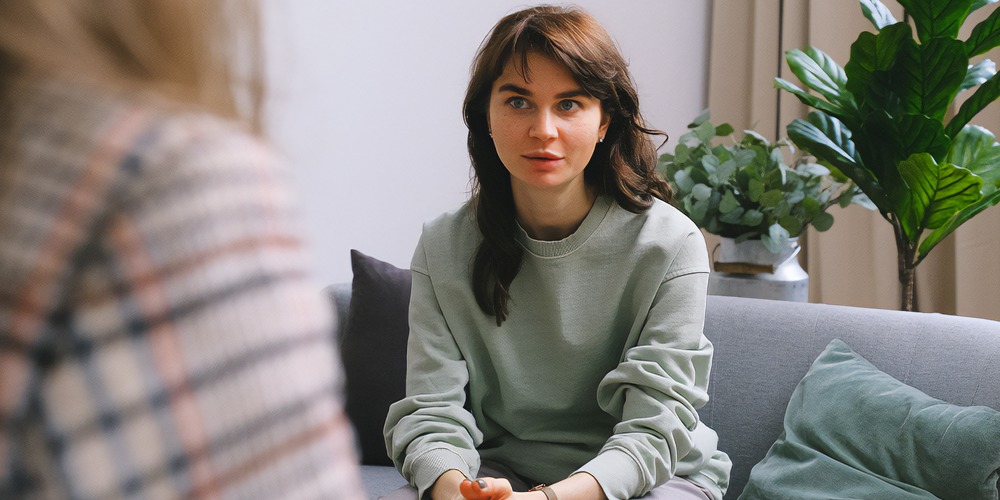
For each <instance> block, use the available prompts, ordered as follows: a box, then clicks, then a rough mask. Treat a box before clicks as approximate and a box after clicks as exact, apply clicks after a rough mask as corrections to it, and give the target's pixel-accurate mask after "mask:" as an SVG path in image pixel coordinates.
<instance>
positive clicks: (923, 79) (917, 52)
mask: <svg viewBox="0 0 1000 500" xmlns="http://www.w3.org/2000/svg"><path fill="white" fill-rule="evenodd" d="M904 47H905V48H901V50H900V51H899V57H898V59H897V60H896V62H895V64H893V66H892V70H891V82H890V85H891V86H892V90H893V92H894V93H895V94H896V95H897V96H899V98H900V99H901V101H902V108H903V110H904V112H905V113H913V114H918V113H919V114H924V115H927V116H929V117H931V118H934V119H936V120H937V121H941V120H943V119H944V115H945V112H947V111H948V107H949V106H950V105H951V101H952V100H954V98H955V95H956V94H958V91H959V89H960V88H961V86H962V81H963V80H964V79H965V74H966V73H967V71H968V66H969V58H968V57H966V56H965V47H964V44H963V43H962V42H960V41H958V40H954V39H951V38H934V39H931V40H929V41H928V42H927V43H925V44H923V45H919V46H916V45H912V44H906V45H905V46H904Z"/></svg>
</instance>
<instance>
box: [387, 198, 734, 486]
mask: <svg viewBox="0 0 1000 500" xmlns="http://www.w3.org/2000/svg"><path fill="white" fill-rule="evenodd" d="M519 233H520V234H519V241H520V243H521V245H522V246H523V247H524V249H525V252H524V261H523V266H522V268H521V271H520V272H519V273H518V275H517V277H516V278H515V279H514V281H513V283H511V286H510V294H511V302H510V315H509V316H508V318H507V320H506V321H504V323H503V325H502V326H499V327H498V326H497V325H496V320H495V319H494V318H493V317H492V316H488V315H486V314H485V313H483V312H482V310H480V308H479V306H478V305H477V304H476V299H475V297H474V296H473V292H472V279H471V275H472V262H473V257H474V256H475V252H476V248H477V247H478V245H479V242H480V241H481V238H482V236H481V234H480V233H479V230H478V229H477V226H476V222H475V219H474V211H472V210H471V209H470V207H469V206H468V205H466V206H464V207H462V208H461V209H459V210H457V211H455V212H452V213H449V214H445V215H443V216H441V217H439V218H437V219H436V220H434V221H432V222H429V223H427V224H426V225H425V226H424V230H423V234H422V235H421V238H420V242H419V244H418V246H417V249H416V251H415V254H414V257H413V263H412V270H413V288H412V295H411V298H410V315H409V321H410V338H409V344H408V350H407V374H406V397H405V398H404V399H403V400H401V401H399V402H397V403H395V404H393V405H392V406H391V407H390V409H389V415H388V418H387V419H386V423H385V439H386V447H387V449H388V452H389V456H390V457H392V458H393V460H394V462H395V464H396V467H397V468H398V469H399V470H400V472H401V473H402V474H403V476H404V477H405V478H406V479H407V480H408V481H410V483H411V484H412V485H414V486H415V487H416V488H417V490H418V494H419V496H420V498H424V493H425V491H427V490H428V489H429V488H430V486H431V485H433V483H434V481H435V480H437V478H438V477H439V476H440V475H441V474H442V473H444V472H445V471H447V470H449V469H457V470H459V471H462V472H463V473H465V474H466V475H468V476H469V477H475V475H476V473H477V472H478V469H479V464H480V460H481V459H488V460H491V461H494V462H499V463H502V464H504V465H506V466H508V467H510V468H511V469H512V470H513V471H514V472H515V473H517V474H518V475H520V476H522V477H524V478H526V479H528V480H529V481H533V482H537V483H547V484H551V483H555V482H557V481H559V480H561V479H564V478H566V477H567V476H569V475H571V474H573V473H575V472H587V473H590V474H591V475H593V476H594V477H595V478H596V479H597V481H598V482H599V483H600V484H601V487H602V488H603V489H604V492H605V493H606V494H607V496H608V497H609V498H612V499H617V498H622V499H624V498H632V497H637V496H640V495H643V494H645V493H647V492H648V491H649V490H651V489H652V488H654V487H656V486H658V485H660V484H662V483H664V482H666V481H667V480H669V479H670V478H671V477H672V476H673V475H675V474H676V475H681V476H685V477H687V478H688V479H690V480H693V481H695V482H697V483H698V484H700V485H702V486H704V487H706V488H707V489H709V490H710V491H711V492H712V493H713V495H714V496H715V497H716V498H717V499H721V498H722V494H723V492H724V491H725V488H726V486H727V485H728V480H729V469H730V465H731V464H730V462H729V458H728V457H727V456H726V454H725V453H722V452H720V451H718V449H717V442H718V438H717V436H716V434H715V432H714V431H712V430H711V429H709V428H708V427H707V426H705V425H702V424H700V423H699V419H698V413H697V410H698V408H700V407H702V406H703V405H704V404H705V403H706V402H707V401H708V394H707V392H706V390H707V386H708V381H709V372H710V370H711V364H712V344H711V343H710V342H709V341H708V339H706V338H705V336H704V334H703V325H704V318H705V295H706V289H707V283H708V270H709V268H708V257H707V255H706V251H705V241H704V239H703V237H702V235H701V232H700V231H699V230H698V228H697V227H696V226H695V225H694V224H693V223H692V222H691V221H690V220H688V219H687V218H686V217H685V216H684V215H682V214H681V213H680V212H678V211H677V210H676V209H674V208H673V207H671V206H670V205H668V204H666V203H663V202H661V201H659V200H657V201H656V202H655V204H654V205H653V207H652V208H651V209H650V210H648V211H646V212H644V213H641V214H633V213H631V212H629V211H627V210H625V209H623V208H621V207H620V206H618V204H617V203H615V202H614V201H612V200H610V199H607V198H598V199H597V201H596V202H595V204H594V206H593V208H592V209H591V211H590V213H589V214H588V215H587V217H586V218H585V219H584V221H583V223H582V224H581V225H580V227H579V228H578V229H577V230H576V232H575V233H574V234H572V235H571V236H569V237H567V238H566V239H563V240H559V241H538V240H533V239H531V238H529V237H528V235H527V234H526V233H524V232H523V230H519Z"/></svg>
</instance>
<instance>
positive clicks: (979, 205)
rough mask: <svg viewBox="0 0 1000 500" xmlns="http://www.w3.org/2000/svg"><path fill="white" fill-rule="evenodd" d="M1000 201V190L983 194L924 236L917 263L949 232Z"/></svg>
mask: <svg viewBox="0 0 1000 500" xmlns="http://www.w3.org/2000/svg"><path fill="white" fill-rule="evenodd" d="M998 202H1000V191H994V192H993V193H991V194H989V195H986V196H983V197H982V198H981V199H980V200H979V201H977V202H975V203H973V204H971V205H969V206H967V207H965V208H964V209H962V211H961V212H959V213H958V214H956V215H955V216H954V217H952V218H951V219H950V220H948V222H947V223H945V224H944V225H942V226H941V227H939V228H937V229H935V230H934V231H933V232H932V233H931V234H930V235H928V236H927V237H926V238H924V241H923V242H921V243H920V249H919V255H920V257H919V260H918V261H917V263H918V264H919V263H920V261H922V260H924V257H926V256H927V254H928V253H930V251H931V249H932V248H934V247H935V246H937V244H938V243H941V240H943V239H945V238H946V237H947V236H948V235H949V234H951V233H952V232H954V231H955V230H956V229H958V227H959V226H961V225H962V224H965V222H966V221H968V220H969V219H971V218H973V217H975V216H976V215H978V214H979V212H982V211H983V210H986V209H987V208H990V207H992V206H994V205H996V204H997V203H998Z"/></svg>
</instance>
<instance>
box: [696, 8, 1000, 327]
mask: <svg viewBox="0 0 1000 500" xmlns="http://www.w3.org/2000/svg"><path fill="white" fill-rule="evenodd" d="M884 3H885V4H886V5H887V6H889V7H890V9H892V10H893V12H894V13H895V15H896V17H897V19H902V18H903V9H902V8H901V7H900V6H899V5H898V4H897V3H896V2H895V1H893V0H888V1H885V2H884ZM994 8H996V5H990V6H988V7H984V8H982V9H980V10H979V11H978V12H976V13H974V14H973V16H972V18H970V20H969V21H967V22H966V30H967V31H968V30H969V29H971V26H974V25H975V23H977V22H979V21H980V20H982V19H985V18H986V16H987V15H988V14H989V12H990V11H992V10H993V9H994ZM862 30H869V31H872V30H874V28H873V27H872V25H871V23H869V22H868V20H867V19H865V18H864V16H863V15H862V14H861V8H860V6H859V3H858V2H857V1H855V0H847V1H830V0H786V1H781V0H721V1H714V2H713V14H712V36H711V43H712V47H711V52H710V53H711V61H710V64H709V92H708V96H709V97H708V105H709V109H710V110H711V112H712V118H713V121H718V122H721V121H725V122H729V123H731V124H732V125H733V126H734V127H736V129H737V130H740V129H747V128H750V129H753V130H756V131H757V132H759V133H761V134H763V135H764V136H766V137H769V138H771V139H775V138H778V137H784V136H785V126H786V125H787V124H788V123H789V122H791V120H792V119H794V118H796V117H800V116H803V115H805V113H806V108H805V107H804V106H802V105H801V104H800V103H799V102H798V100H797V99H796V98H795V97H794V96H792V95H790V94H788V93H785V92H782V93H780V94H779V93H778V92H777V91H776V89H775V88H774V84H773V78H774V77H775V76H779V74H780V76H782V77H783V78H785V79H787V80H790V81H792V82H796V83H798V82H797V79H796V78H795V76H794V75H792V74H791V71H790V70H789V69H788V66H787V65H786V64H785V63H784V56H783V52H784V51H785V50H789V49H793V48H805V47H806V46H808V45H812V46H815V47H817V48H819V49H821V50H822V51H824V52H826V53H827V54H829V55H830V56H831V57H833V58H834V59H835V60H836V61H837V62H839V63H840V64H841V66H843V65H844V64H845V63H846V62H847V59H848V55H849V53H850V44H851V43H852V42H853V41H854V40H855V38H857V34H858V33H860V32H861V31H862ZM967 35H968V33H966V34H965V36H967ZM987 57H989V58H990V59H992V60H993V61H996V62H998V63H1000V50H994V51H993V52H991V53H990V54H987ZM973 123H976V124H979V125H983V126H985V127H987V128H988V129H990V130H991V131H993V132H994V133H997V134H1000V102H997V103H994V104H993V105H992V106H990V107H989V108H987V109H986V110H985V111H984V112H983V113H981V114H980V115H979V116H977V117H976V118H975V119H974V120H973ZM832 213H833V215H834V217H835V220H836V222H835V223H834V225H833V228H831V229H830V230H829V231H827V232H824V233H819V232H816V231H814V230H810V231H809V233H808V234H806V235H805V238H804V240H805V241H804V245H803V246H804V252H803V254H802V259H803V260H802V265H803V267H804V268H806V270H807V271H808V272H809V300H810V301H811V302H822V303H828V304H842V305H852V306H863V307H877V308H885V309H898V308H899V304H900V297H899V295H900V292H899V285H898V281H897V273H896V246H895V242H894V240H893V236H892V228H891V226H890V225H889V223H888V222H887V221H885V220H884V219H883V218H882V217H881V216H880V215H879V214H878V213H877V212H869V211H867V210H865V209H863V208H860V207H854V206H851V207H848V208H846V209H839V208H836V207H835V208H833V209H832ZM709 244H710V246H711V245H713V244H714V238H711V237H710V242H709ZM998 250H1000V206H998V207H993V208H990V209H987V210H986V211H985V212H983V213H980V214H979V215H978V216H976V217H975V218H973V219H972V220H971V221H969V222H967V223H965V224H964V225H963V226H962V227H961V228H960V229H959V230H958V231H956V233H954V234H953V235H952V236H951V237H949V238H948V239H947V240H945V241H944V242H942V243H941V244H939V245H938V246H937V247H936V248H935V249H934V250H933V251H932V252H931V255H930V256H929V257H928V258H927V260H925V261H924V262H923V263H922V264H920V267H919V268H918V273H917V297H918V298H917V300H918V307H919V309H920V310H921V311H927V312H940V313H946V314H959V315H963V316H974V317H980V318H988V319H994V320H1000V290H998V288H1000V287H998V286H996V285H995V283H998V282H1000V251H998Z"/></svg>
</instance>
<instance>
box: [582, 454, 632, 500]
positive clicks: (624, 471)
mask: <svg viewBox="0 0 1000 500" xmlns="http://www.w3.org/2000/svg"><path fill="white" fill-rule="evenodd" d="M641 470H642V469H641V467H640V465H639V464H637V463H636V461H635V459H634V458H632V456H631V455H629V454H628V453H625V452H624V451H621V450H615V449H611V450H605V451H602V452H601V453H599V454H598V455H597V456H596V457H594V458H593V459H592V460H591V461H589V462H587V463H586V464H584V466H583V467H580V468H579V469H578V470H577V472H586V473H587V474H590V475H591V476H594V479H597V482H598V483H600V484H601V489H602V490H604V494H605V495H606V496H607V497H608V498H609V499H616V498H632V497H633V496H638V492H640V491H643V490H645V489H647V488H646V485H645V484H644V483H645V481H644V480H643V478H642V474H641V472H640V471H641Z"/></svg>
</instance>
